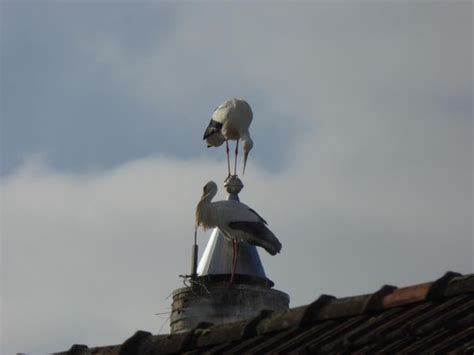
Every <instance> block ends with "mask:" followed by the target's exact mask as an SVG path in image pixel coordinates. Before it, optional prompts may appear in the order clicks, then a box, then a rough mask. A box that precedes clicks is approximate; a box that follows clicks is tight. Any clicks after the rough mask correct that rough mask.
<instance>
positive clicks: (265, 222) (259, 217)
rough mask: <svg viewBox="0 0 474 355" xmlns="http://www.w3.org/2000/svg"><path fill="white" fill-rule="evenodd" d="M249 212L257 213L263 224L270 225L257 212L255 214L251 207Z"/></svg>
mask: <svg viewBox="0 0 474 355" xmlns="http://www.w3.org/2000/svg"><path fill="white" fill-rule="evenodd" d="M249 210H250V211H252V212H253V213H255V214H256V215H257V217H258V218H260V220H261V221H262V222H263V223H265V224H268V223H267V221H265V220H264V219H263V217H262V216H260V215H259V214H258V213H257V212H255V211H254V210H253V209H251V208H250V207H249Z"/></svg>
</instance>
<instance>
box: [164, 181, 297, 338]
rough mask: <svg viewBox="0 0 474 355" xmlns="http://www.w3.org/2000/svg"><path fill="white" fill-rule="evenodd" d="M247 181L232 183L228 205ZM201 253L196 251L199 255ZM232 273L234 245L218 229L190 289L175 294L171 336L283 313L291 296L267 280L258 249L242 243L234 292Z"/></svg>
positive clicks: (236, 197) (228, 186)
mask: <svg viewBox="0 0 474 355" xmlns="http://www.w3.org/2000/svg"><path fill="white" fill-rule="evenodd" d="M243 186H244V185H243V184H242V181H241V180H240V179H239V178H238V177H236V176H234V177H231V178H230V179H228V180H227V181H226V183H225V184H224V187H225V189H226V191H227V192H228V194H229V195H228V196H227V200H235V201H239V196H238V194H239V192H240V191H241V190H242V188H243ZM193 252H195V248H194V249H193ZM231 269H232V242H231V241H229V240H228V239H227V238H224V236H223V235H222V233H221V231H220V230H219V229H218V228H215V229H214V230H213V231H212V234H211V237H210V239H209V242H208V243H207V246H206V249H205V250H204V253H203V255H202V257H201V260H200V262H199V266H198V267H197V276H196V273H195V272H194V271H195V270H193V271H192V272H191V274H192V277H191V279H190V286H188V287H183V288H179V289H177V290H174V291H173V304H172V312H171V317H170V328H171V333H177V332H183V331H188V330H191V329H193V328H194V327H195V326H197V325H198V324H199V323H202V322H206V323H213V324H223V323H229V322H235V321H240V320H244V319H249V318H252V317H255V316H257V315H258V314H259V313H260V312H261V311H262V310H267V311H283V310H287V309H288V307H289V296H288V295H287V294H286V293H284V292H281V291H278V290H275V289H273V288H272V287H273V285H274V283H273V281H271V280H270V279H268V278H267V277H266V275H265V271H264V269H263V265H262V262H261V261H260V257H259V255H258V252H257V248H256V247H255V246H253V245H250V244H248V243H245V242H241V243H240V244H239V248H238V256H237V266H236V275H235V283H234V285H233V286H232V287H230V286H229V280H230V275H231Z"/></svg>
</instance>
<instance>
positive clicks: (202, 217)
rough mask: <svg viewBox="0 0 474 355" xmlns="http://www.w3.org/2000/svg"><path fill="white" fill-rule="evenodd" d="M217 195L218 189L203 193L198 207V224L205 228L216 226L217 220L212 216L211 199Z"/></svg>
mask: <svg viewBox="0 0 474 355" xmlns="http://www.w3.org/2000/svg"><path fill="white" fill-rule="evenodd" d="M215 195H216V191H210V192H208V193H207V194H205V195H203V196H202V197H201V200H200V201H199V203H198V205H197V207H196V225H198V226H199V225H202V226H203V228H204V229H208V228H212V227H215V222H214V221H213V220H212V218H211V217H212V213H211V208H212V206H211V201H212V199H213V198H214V196H215Z"/></svg>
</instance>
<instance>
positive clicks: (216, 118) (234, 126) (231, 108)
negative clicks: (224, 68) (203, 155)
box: [203, 98, 253, 176]
mask: <svg viewBox="0 0 474 355" xmlns="http://www.w3.org/2000/svg"><path fill="white" fill-rule="evenodd" d="M252 118H253V113H252V109H251V108H250V105H249V104H248V103H247V101H245V100H242V99H236V98H233V99H230V100H227V101H225V102H224V103H222V104H221V105H219V106H218V107H217V108H216V109H215V110H214V113H213V114H212V118H211V122H209V125H208V126H207V128H206V131H205V132H204V136H203V139H204V140H206V141H207V146H208V147H218V146H220V145H222V143H224V142H225V143H226V154H227V168H228V171H229V176H231V173H230V161H229V142H228V141H229V140H235V141H237V142H236V144H235V164H234V175H236V174H237V172H236V171H237V155H238V150H239V149H238V148H239V139H240V140H242V145H243V150H244V169H243V173H245V166H246V165H247V157H248V154H249V152H250V150H251V149H252V147H253V141H252V138H251V137H250V132H249V126H250V123H251V122H252Z"/></svg>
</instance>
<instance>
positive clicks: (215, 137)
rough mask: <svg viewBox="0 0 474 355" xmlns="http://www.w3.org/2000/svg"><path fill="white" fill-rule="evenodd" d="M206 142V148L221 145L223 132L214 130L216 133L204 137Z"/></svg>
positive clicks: (223, 138)
mask: <svg viewBox="0 0 474 355" xmlns="http://www.w3.org/2000/svg"><path fill="white" fill-rule="evenodd" d="M206 142H207V147H208V148H210V147H218V146H220V145H222V143H224V142H225V137H224V136H223V134H222V133H221V132H216V133H214V134H211V135H210V136H208V137H207V138H206Z"/></svg>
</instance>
